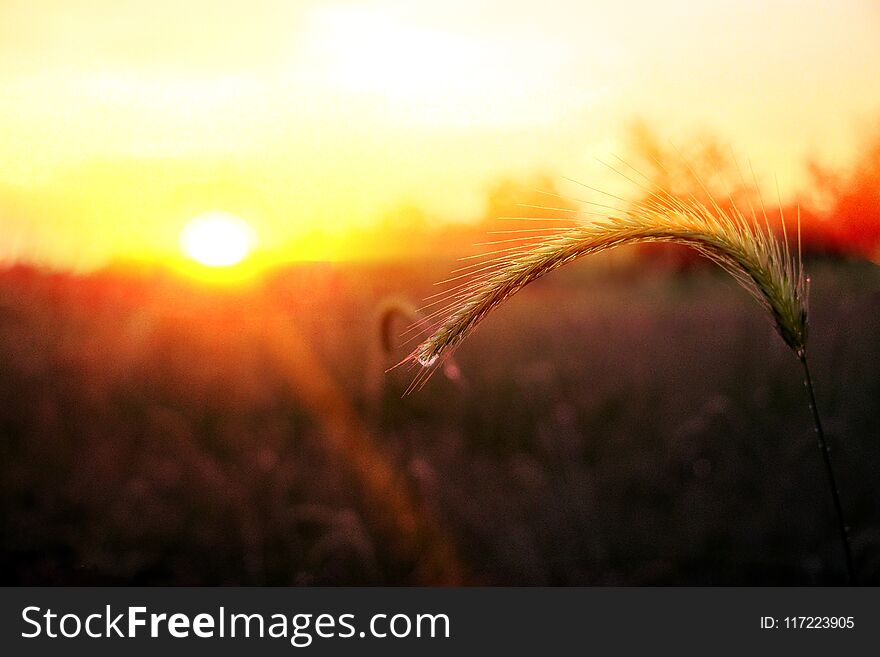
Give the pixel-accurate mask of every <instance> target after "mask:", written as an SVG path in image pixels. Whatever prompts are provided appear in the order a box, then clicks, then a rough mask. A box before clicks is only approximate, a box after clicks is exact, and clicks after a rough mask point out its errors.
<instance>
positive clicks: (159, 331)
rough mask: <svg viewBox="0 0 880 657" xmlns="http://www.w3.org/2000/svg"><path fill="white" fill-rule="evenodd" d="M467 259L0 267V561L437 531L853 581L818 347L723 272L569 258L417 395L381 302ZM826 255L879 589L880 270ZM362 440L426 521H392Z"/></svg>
mask: <svg viewBox="0 0 880 657" xmlns="http://www.w3.org/2000/svg"><path fill="white" fill-rule="evenodd" d="M448 268H449V265H448V264H446V263H443V264H438V265H437V266H436V267H433V268H424V269H420V270H416V269H415V268H412V267H403V266H401V267H391V266H387V267H371V268H367V267H341V266H329V265H323V266H318V265H315V266H303V267H300V268H297V269H293V270H290V271H287V272H284V273H283V274H278V275H277V276H275V277H274V278H273V279H272V280H271V281H269V282H267V283H266V284H265V285H264V286H263V287H261V288H260V289H258V290H252V291H248V292H245V291H239V292H221V291H213V292H212V291H206V290H204V289H200V288H198V287H196V286H190V285H187V284H184V283H180V282H177V281H175V280H173V279H171V278H166V277H163V276H156V277H151V278H139V279H137V278H126V277H124V276H120V275H113V274H105V275H100V276H92V277H86V278H75V277H70V276H61V275H56V276H50V275H46V274H43V273H39V272H35V271H32V270H28V269H24V268H19V269H14V270H10V271H7V272H5V273H4V274H2V276H0V441H2V442H0V496H2V498H0V499H2V501H0V505H2V514H0V565H2V568H0V572H2V576H3V580H4V582H5V583H28V584H64V583H132V584H290V583H295V584H322V583H325V584H362V583H366V584H373V583H375V584H379V583H382V584H415V583H432V582H442V581H447V582H448V581H450V578H449V577H443V576H441V575H438V571H437V569H436V568H432V567H428V566H427V565H426V561H428V560H429V559H428V556H426V555H431V554H434V555H435V556H436V553H437V550H436V549H434V548H435V547H436V546H435V545H434V544H433V543H436V542H437V541H445V542H448V543H449V546H448V550H446V551H444V552H442V555H447V556H441V557H438V558H441V559H454V560H455V561H456V563H457V566H458V567H459V568H460V580H461V581H465V582H468V583H487V584H833V583H839V582H842V581H843V577H844V573H843V557H842V554H840V546H839V541H838V540H837V534H836V530H835V524H834V517H833V509H832V508H831V504H830V501H829V499H828V493H827V488H826V483H825V480H824V473H823V472H822V469H821V467H822V466H821V461H820V459H818V458H817V454H816V449H817V448H816V444H815V439H814V435H813V429H812V420H811V417H810V414H809V410H808V408H807V406H806V403H805V400H804V395H803V389H802V387H801V386H800V385H796V382H797V381H799V378H800V372H799V369H798V368H799V364H798V363H797V361H796V359H793V358H792V357H791V354H790V353H789V352H788V350H787V348H786V347H785V345H784V344H782V343H781V341H779V340H778V338H777V337H776V336H775V335H774V328H773V326H771V325H770V324H769V323H768V322H767V321H766V319H765V317H764V315H763V313H762V312H761V311H760V309H759V308H757V307H755V305H754V302H752V301H751V300H750V299H748V298H747V297H745V295H742V294H741V293H739V291H738V290H736V289H735V286H734V284H733V283H732V282H729V281H728V280H726V279H725V278H724V276H723V274H720V273H717V274H716V273H715V272H713V271H711V270H698V271H696V272H692V273H690V274H687V275H673V274H670V273H666V272H657V271H645V270H644V268H635V267H633V268H630V267H626V266H618V267H617V268H616V269H614V270H609V269H608V268H607V267H590V266H573V267H571V268H570V269H569V270H567V271H566V270H563V271H560V272H557V273H555V274H553V275H552V276H550V277H548V278H546V279H544V280H542V281H539V282H537V283H535V284H533V285H531V286H529V288H528V289H526V290H523V291H522V292H521V293H520V294H519V295H518V296H517V298H516V299H514V300H512V301H511V302H510V303H509V304H508V305H507V306H506V307H504V308H501V309H500V310H499V311H497V314H495V315H493V316H492V317H491V318H489V319H487V320H486V321H487V324H490V323H491V328H490V327H489V326H486V327H485V328H481V329H480V330H478V331H477V332H476V333H475V334H474V335H473V336H472V337H471V338H470V339H469V340H468V341H467V342H466V343H465V344H463V345H462V347H461V348H460V350H459V351H458V352H457V360H458V365H459V367H460V369H461V372H462V376H461V378H460V379H458V380H449V379H447V378H445V377H443V376H442V375H441V374H439V373H438V374H437V375H436V376H435V377H434V378H433V379H432V380H431V381H430V382H429V383H428V388H426V389H425V390H424V391H422V392H421V393H417V394H414V395H411V396H409V397H406V398H403V399H401V394H402V392H403V391H404V389H405V388H406V387H407V385H408V384H409V382H410V377H411V376H412V374H411V373H408V372H406V371H405V370H402V369H398V370H394V371H392V372H391V373H390V374H389V375H387V376H385V377H381V378H379V379H378V381H380V382H381V385H377V384H376V381H377V370H381V369H382V364H383V363H384V365H385V366H388V365H391V364H393V363H394V362H395V359H400V358H403V356H404V355H405V354H406V353H407V348H406V347H404V346H401V348H400V349H399V350H398V353H397V354H396V355H394V354H393V355H390V356H387V357H384V360H383V355H382V353H381V350H380V344H379V336H378V330H379V328H378V327H377V326H373V325H372V324H373V323H374V320H375V308H376V307H377V305H378V304H379V303H380V302H381V301H382V300H383V299H385V298H386V297H388V296H390V295H395V296H401V295H409V296H410V297H413V298H418V297H421V296H425V295H427V294H430V293H431V292H433V290H432V289H431V285H430V283H431V281H433V280H439V279H440V278H442V276H443V273H444V272H445V271H446V270H448ZM808 268H809V269H810V270H811V273H812V275H813V285H812V288H813V289H812V298H811V308H810V309H811V322H812V324H811V327H810V330H811V333H810V341H811V367H812V369H813V370H814V372H813V374H814V379H815V384H816V391H817V395H818V403H819V406H820V410H821V412H822V414H823V419H824V420H825V424H826V433H827V434H828V437H829V440H830V442H831V444H832V446H833V452H832V458H833V460H834V466H835V469H836V471H837V473H838V478H839V480H840V484H841V496H842V502H843V505H844V507H845V509H846V513H847V517H848V520H849V522H850V524H851V525H852V537H853V546H854V552H855V561H856V568H857V570H858V572H859V575H860V580H861V581H862V582H863V583H874V584H876V583H880V526H878V522H877V518H878V517H880V508H878V507H880V479H878V477H877V476H876V473H877V471H878V466H880V367H878V365H880V272H878V270H877V269H876V268H874V267H871V266H868V265H858V264H836V265H832V264H819V263H813V264H812V266H809V267H808ZM403 328H404V327H403V326H401V330H402V329H403ZM292 336H295V338H296V342H291V340H292ZM293 346H296V349H297V350H298V351H297V350H293ZM305 349H307V352H306V351H303V350H305ZM291 354H293V355H291ZM315 363H318V364H319V365H320V367H319V369H320V371H316V366H315ZM316 378H317V379H320V380H321V381H330V382H334V383H333V385H334V386H335V390H336V392H337V393H338V394H337V400H336V402H335V403H334V404H325V403H324V402H323V400H324V399H325V397H322V396H321V395H320V394H317V393H315V390H314V386H313V385H312V384H311V381H313V380H315V379H316ZM328 385H329V384H328ZM325 387H326V386H325ZM316 395H317V396H316ZM340 409H341V410H340ZM340 413H344V414H346V416H348V415H350V416H351V417H352V418H355V419H354V420H352V419H350V418H349V419H348V420H346V421H345V422H340V421H338V418H337V417H336V415H338V414H340ZM346 432H355V433H356V434H357V435H356V436H354V437H352V438H351V440H348V441H346V440H344V439H343V440H338V439H337V438H338V435H337V434H340V433H342V434H345V433H346ZM334 436H336V438H334ZM346 450H350V451H351V452H352V453H347V452H346ZM354 451H357V453H353V452H354ZM365 454H367V456H366V457H365V456H364V455H365ZM365 458H367V461H366V462H367V463H368V462H369V459H374V460H381V461H382V463H383V464H384V465H385V466H387V467H389V468H390V470H391V471H392V472H394V473H397V477H396V479H395V481H394V482H393V487H394V488H395V490H404V491H405V495H404V498H405V499H406V500H408V502H406V504H410V506H412V507H413V508H415V509H417V510H418V511H419V512H420V513H421V512H424V514H425V516H424V517H426V518H430V522H429V523H425V522H423V523H421V524H418V523H416V526H415V527H414V528H412V527H410V526H409V525H408V524H407V522H408V521H406V520H401V519H400V518H394V517H389V515H394V514H395V513H399V512H400V509H401V508H403V507H401V506H400V505H399V504H397V505H395V504H388V503H386V500H385V499H384V498H383V495H382V493H381V490H382V489H381V487H380V488H377V487H376V486H373V487H372V488H371V487H370V486H366V487H365V485H364V478H365V477H367V478H369V474H368V473H367V474H365V471H364V470H363V468H362V469H361V470H358V469H357V468H354V469H353V468H352V466H351V463H352V462H356V461H357V462H361V461H363V460H364V459H365ZM359 459H360V461H359ZM368 470H369V468H367V471H368ZM365 491H366V492H365ZM389 495H390V493H389ZM406 504H404V507H405V506H406ZM426 525H430V526H426ZM408 527H409V528H410V530H411V533H412V537H411V538H412V540H407V541H404V542H400V541H397V540H396V536H395V531H396V530H398V529H400V530H401V531H403V530H404V529H407V528H408ZM448 555H452V556H448Z"/></svg>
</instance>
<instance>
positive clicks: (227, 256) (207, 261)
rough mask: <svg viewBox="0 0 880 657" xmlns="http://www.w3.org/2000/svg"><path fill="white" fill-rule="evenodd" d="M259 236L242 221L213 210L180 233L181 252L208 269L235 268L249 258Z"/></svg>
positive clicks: (231, 215) (191, 222)
mask: <svg viewBox="0 0 880 657" xmlns="http://www.w3.org/2000/svg"><path fill="white" fill-rule="evenodd" d="M256 244H257V235H256V233H255V232H254V229H253V228H251V226H250V224H248V223H247V222H246V221H245V220H244V219H242V218H241V217H237V216H235V215H234V214H230V213H228V212H223V211H222V210H211V211H209V212H205V213H203V214H200V215H198V216H197V217H193V218H192V219H191V220H190V221H189V222H187V224H186V225H185V226H184V227H183V230H182V231H181V232H180V248H181V250H182V251H183V253H184V254H185V255H186V256H187V257H188V258H191V259H192V260H195V261H196V262H198V263H199V264H202V265H205V266H206V267H232V266H233V265H237V264H239V263H240V262H242V261H243V260H244V259H245V258H247V257H248V255H249V254H250V252H251V251H252V250H253V248H254V247H255V246H256Z"/></svg>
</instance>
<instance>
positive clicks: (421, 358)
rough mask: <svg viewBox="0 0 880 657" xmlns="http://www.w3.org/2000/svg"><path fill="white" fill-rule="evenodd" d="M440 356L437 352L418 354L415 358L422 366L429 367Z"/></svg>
mask: <svg viewBox="0 0 880 657" xmlns="http://www.w3.org/2000/svg"><path fill="white" fill-rule="evenodd" d="M438 358H440V356H438V355H437V354H433V355H430V354H419V355H418V357H417V358H416V361H417V362H418V364H419V365H421V366H422V367H431V366H432V365H433V364H434V363H436V362H437V359H438Z"/></svg>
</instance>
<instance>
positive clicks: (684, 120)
mask: <svg viewBox="0 0 880 657" xmlns="http://www.w3.org/2000/svg"><path fill="white" fill-rule="evenodd" d="M0 90H2V91H0V156H2V157H0V225H2V230H3V238H2V243H0V258H3V259H7V260H8V259H10V258H22V259H26V260H36V261H40V262H47V263H49V264H52V265H54V266H65V267H66V266H74V267H92V266H98V265H101V264H104V263H107V262H110V261H112V260H114V259H117V258H162V257H166V256H168V254H170V253H173V252H175V250H176V249H177V244H178V236H179V233H180V231H181V229H182V227H183V226H184V224H185V223H186V222H187V221H188V220H189V219H190V218H192V217H193V216H195V215H198V214H199V213H201V212H205V211H209V210H215V209H216V210H221V211H225V212H229V213H233V214H235V215H238V216H240V217H242V218H244V219H245V220H246V221H248V222H249V223H250V224H252V226H253V227H254V230H255V231H256V233H257V235H258V237H259V241H260V243H261V244H262V245H263V248H264V249H267V250H271V251H273V252H274V253H275V254H276V256H275V257H277V258H279V259H297V258H299V257H322V256H323V255H327V254H321V253H300V252H298V251H297V240H298V238H301V236H303V235H305V234H307V233H310V232H313V231H315V230H319V231H323V232H326V233H329V234H338V233H342V232H344V231H346V230H348V229H350V228H351V227H353V226H364V225H369V224H370V223H371V222H374V221H377V220H380V219H382V218H383V217H388V216H390V215H393V213H394V212H395V209H397V208H400V207H403V206H413V205H417V206H420V207H422V208H423V209H424V210H425V212H426V214H427V215H428V216H429V217H431V218H435V219H436V220H438V221H439V220H455V221H465V220H469V219H474V218H476V217H477V216H479V215H480V213H481V212H482V210H483V203H484V197H485V192H486V189H487V186H488V185H490V184H491V183H492V182H493V181H497V180H498V179H500V178H501V177H503V176H525V175H528V174H530V173H532V172H535V171H547V172H550V173H553V174H561V175H566V176H570V177H575V178H578V179H581V180H587V181H594V182H596V181H598V182H599V184H601V181H600V179H601V176H602V175H605V174H604V173H603V172H602V169H601V165H598V164H597V162H596V161H595V158H596V156H599V157H608V156H609V155H610V154H614V153H616V154H620V155H626V153H625V136H626V130H627V128H628V126H629V125H631V123H632V122H633V121H634V120H636V119H644V120H645V121H647V122H648V123H649V124H650V125H652V126H653V127H654V128H655V129H656V130H657V132H658V134H659V135H660V136H661V137H662V138H664V139H671V140H673V141H674V140H676V139H685V138H687V136H688V135H692V134H694V133H695V132H699V131H709V132H711V133H714V134H716V135H718V136H719V137H720V138H722V139H723V140H725V141H726V142H729V143H730V144H731V145H732V146H733V147H735V149H736V150H737V151H738V152H740V153H744V154H746V155H747V156H748V157H750V158H751V159H752V161H754V162H755V163H756V167H757V168H759V169H760V170H762V171H769V172H773V173H775V174H776V175H777V176H778V178H779V184H780V187H781V189H782V191H783V194H786V193H791V192H792V190H796V189H800V188H801V187H802V186H803V185H804V184H805V181H806V178H805V174H804V164H805V162H806V161H807V159H808V158H814V159H819V160H821V161H823V162H827V163H830V164H832V165H844V164H845V163H846V162H847V161H848V159H849V158H851V157H852V155H853V154H854V153H855V152H856V151H857V149H858V147H859V145H860V139H861V138H862V136H863V135H864V134H865V132H866V131H867V130H868V129H869V128H870V127H871V126H873V125H876V122H877V117H878V116H880V3H877V2H876V1H874V0H841V1H839V2H827V1H825V2H819V1H815V2H814V1H799V2H794V1H789V0H777V1H775V2H766V1H764V2H758V1H752V0H738V1H731V2H720V1H716V2H702V3H696V2H693V0H668V1H666V2H627V1H622V0H595V1H592V2H575V1H572V0H567V1H561V0H541V1H540V2H532V1H519V2H510V1H500V0H499V1H491V2H473V0H467V1H465V0H445V1H444V2H430V3H429V2H416V1H413V0H377V1H375V2H360V3H358V2H347V3H340V2H333V1H332V0H330V1H324V2H317V1H300V2H295V1H286V2H285V1H282V0H241V1H238V0H224V1H223V2H217V1H215V0H187V1H186V2H183V1H181V0H174V1H168V0H91V1H86V0H2V2H0Z"/></svg>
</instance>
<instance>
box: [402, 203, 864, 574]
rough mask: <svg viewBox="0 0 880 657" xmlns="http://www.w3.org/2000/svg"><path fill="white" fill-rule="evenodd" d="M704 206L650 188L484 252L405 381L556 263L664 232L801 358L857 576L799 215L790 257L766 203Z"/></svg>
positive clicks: (426, 373) (421, 377)
mask: <svg viewBox="0 0 880 657" xmlns="http://www.w3.org/2000/svg"><path fill="white" fill-rule="evenodd" d="M709 206H711V207H709ZM709 206H707V205H706V204H704V203H702V202H700V201H698V200H697V199H696V198H694V197H690V198H688V199H681V198H678V197H675V196H672V195H671V194H669V193H667V192H664V191H659V192H652V193H651V194H649V196H648V197H647V200H645V201H642V202H640V203H636V204H634V205H632V206H630V208H629V209H627V210H625V211H621V212H619V213H617V214H616V215H614V216H610V217H606V218H603V219H600V220H597V221H592V222H590V223H587V224H582V225H575V226H574V227H568V228H563V229H553V230H551V231H550V234H549V235H546V234H544V235H539V236H538V240H539V241H537V242H534V241H525V240H529V239H531V238H524V243H523V244H522V245H520V246H519V247H516V246H514V247H509V248H503V249H501V250H499V251H497V252H495V253H494V254H488V255H487V258H488V259H487V260H486V263H487V264H486V266H485V267H480V268H478V269H477V272H479V273H477V274H476V275H474V276H473V277H471V278H470V279H468V280H465V282H463V283H460V284H458V285H456V286H455V287H454V288H453V289H452V290H451V291H450V294H449V296H448V298H447V302H448V303H447V305H445V307H443V308H441V309H440V310H439V311H437V313H436V315H435V317H439V318H440V323H439V325H438V326H437V327H436V328H435V330H434V332H433V333H432V335H431V336H430V337H429V338H428V339H427V340H425V341H424V342H422V343H421V344H420V345H419V346H418V347H417V348H416V350H415V351H414V352H413V353H412V354H411V356H410V359H411V360H412V361H415V362H416V363H418V364H419V365H421V366H422V368H423V369H422V370H421V371H420V372H419V374H418V375H417V376H416V378H415V380H414V381H413V385H412V386H411V389H412V388H415V387H419V386H421V385H424V383H425V382H426V381H427V379H428V378H429V377H430V375H431V374H432V373H433V371H434V368H436V367H437V365H438V364H439V363H441V362H442V361H443V359H445V358H447V357H448V356H449V355H450V354H451V353H452V351H453V350H454V349H455V347H457V346H458V345H459V344H460V343H461V342H462V340H464V339H465V338H466V337H467V336H468V335H469V334H470V332H471V331H473V330H474V328H476V326H477V325H478V324H479V323H480V322H481V321H482V320H483V319H484V318H485V317H486V316H487V315H488V314H489V313H490V312H492V310H493V309H495V308H496V307H498V305H499V304H501V303H502V302H504V301H505V300H507V299H508V298H510V297H511V296H513V295H514V294H516V293H517V292H518V291H519V290H521V289H522V288H523V287H525V286H526V285H528V284H529V283H531V282H532V281H535V280H537V279H539V278H541V277H542V276H544V275H546V274H549V273H550V272H552V271H554V270H556V269H558V268H560V267H562V266H563V265H565V264H567V263H569V262H572V261H573V260H577V259H578V258H581V257H583V256H587V255H590V254H594V253H599V252H602V251H607V250H609V249H613V248H616V247H618V246H623V245H627V244H641V243H648V242H668V243H677V244H683V245H685V246H689V247H691V248H693V249H695V250H696V251H698V252H699V253H700V254H702V255H704V256H705V257H707V258H709V259H710V260H713V261H714V262H716V263H717V264H718V265H720V266H721V267H722V268H724V269H725V270H726V271H727V272H729V273H730V274H731V275H732V276H733V277H734V278H735V279H736V280H737V281H738V282H739V284H740V285H742V287H744V288H745V289H746V290H747V291H748V292H749V293H750V294H751V295H752V296H753V297H754V298H755V299H756V300H757V301H758V302H759V303H760V304H761V305H762V306H763V307H764V308H765V309H766V310H767V311H768V313H769V314H770V316H771V317H772V319H773V322H774V324H775V326H776V330H777V331H778V333H779V335H780V337H781V338H782V339H783V341H784V342H785V344H786V345H788V347H789V348H790V349H791V350H792V351H793V352H794V354H795V355H796V356H797V358H798V359H799V360H800V362H801V363H802V365H803V369H804V385H805V386H806V389H807V393H808V396H809V403H810V409H811V412H812V416H813V421H814V424H815V430H816V435H817V438H818V441H819V448H820V450H821V452H822V456H823V461H824V464H825V470H826V473H827V476H828V483H829V485H830V487H831V492H832V498H833V502H834V508H835V512H836V515H837V524H838V529H839V532H840V539H841V542H842V544H843V550H844V554H845V559H846V570H847V575H848V578H849V581H850V582H853V583H855V574H854V568H853V562H852V551H851V548H850V541H849V535H848V527H847V525H846V522H845V521H844V515H843V509H842V506H841V503H840V496H839V493H838V487H837V482H836V479H835V477H834V471H833V469H832V467H831V460H830V456H829V448H828V444H827V442H826V440H825V434H824V432H823V430H822V424H821V420H820V419H819V413H818V409H817V407H816V400H815V393H814V390H813V383H812V378H811V376H810V370H809V366H808V364H807V355H806V341H807V296H808V289H807V287H808V279H807V278H806V277H805V275H804V271H803V263H802V259H801V254H800V217H798V253H797V256H796V257H795V256H793V255H792V254H791V253H790V252H789V248H788V242H787V238H786V236H785V233H784V231H785V221H784V217H782V227H783V239H782V240H781V241H780V240H778V239H777V238H776V237H775V236H774V234H773V232H772V230H771V228H770V223H769V221H768V220H767V216H766V213H764V215H763V225H762V222H760V221H759V220H758V216H757V213H756V212H755V211H754V209H753V208H752V209H751V212H750V216H749V217H748V218H747V217H746V216H745V215H744V214H743V213H741V212H740V211H739V209H737V208H736V206H735V205H734V206H733V207H732V208H731V209H727V210H725V209H722V208H721V207H720V206H719V205H718V204H717V203H715V202H714V201H711V202H710V203H709Z"/></svg>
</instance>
